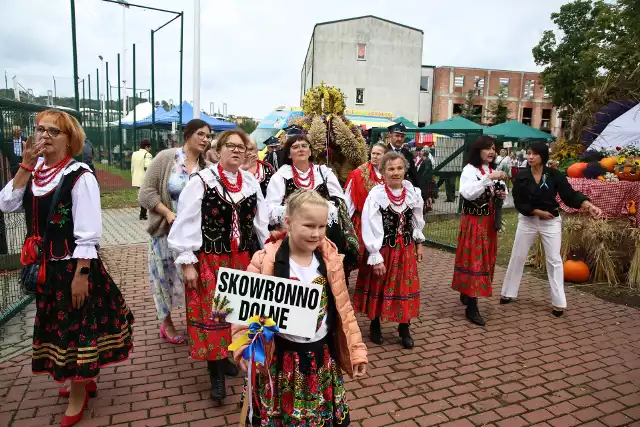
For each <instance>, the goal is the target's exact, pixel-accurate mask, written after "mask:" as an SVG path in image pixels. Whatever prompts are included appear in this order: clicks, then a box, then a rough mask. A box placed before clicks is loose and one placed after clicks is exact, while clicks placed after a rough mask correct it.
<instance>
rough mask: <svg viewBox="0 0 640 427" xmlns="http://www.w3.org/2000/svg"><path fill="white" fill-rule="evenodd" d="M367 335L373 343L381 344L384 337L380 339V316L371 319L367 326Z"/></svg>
mask: <svg viewBox="0 0 640 427" xmlns="http://www.w3.org/2000/svg"><path fill="white" fill-rule="evenodd" d="M369 337H370V338H371V341H373V342H374V343H375V344H378V345H382V344H383V343H384V339H382V330H381V329H380V318H378V317H376V318H375V319H373V320H372V321H371V326H369Z"/></svg>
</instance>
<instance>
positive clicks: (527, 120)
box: [522, 108, 533, 126]
mask: <svg viewBox="0 0 640 427" xmlns="http://www.w3.org/2000/svg"><path fill="white" fill-rule="evenodd" d="M532 116H533V108H523V109H522V123H523V124H525V125H527V126H531V121H532V120H531V117H532Z"/></svg>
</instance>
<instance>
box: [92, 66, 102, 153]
mask: <svg viewBox="0 0 640 427" xmlns="http://www.w3.org/2000/svg"><path fill="white" fill-rule="evenodd" d="M96 92H97V93H96V99H97V100H98V130H99V132H98V136H100V137H104V126H103V125H102V119H103V116H102V115H103V114H104V112H103V111H102V103H101V102H100V70H98V69H97V68H96ZM98 147H99V148H102V142H100V143H99V145H98ZM93 152H94V154H95V149H94V150H93ZM98 153H100V150H99V149H98ZM98 161H100V154H98Z"/></svg>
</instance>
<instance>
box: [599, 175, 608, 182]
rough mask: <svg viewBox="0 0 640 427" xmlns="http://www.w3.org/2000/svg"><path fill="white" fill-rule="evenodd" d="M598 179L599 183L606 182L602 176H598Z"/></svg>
mask: <svg viewBox="0 0 640 427" xmlns="http://www.w3.org/2000/svg"><path fill="white" fill-rule="evenodd" d="M598 179H599V180H600V181H602V182H607V180H606V178H605V177H604V176H602V175H600V176H599V177H598Z"/></svg>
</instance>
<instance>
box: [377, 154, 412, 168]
mask: <svg viewBox="0 0 640 427" xmlns="http://www.w3.org/2000/svg"><path fill="white" fill-rule="evenodd" d="M397 159H402V161H403V162H404V168H405V170H409V162H408V161H407V158H406V157H404V154H400V153H398V152H395V151H393V150H391V151H387V153H386V154H385V155H384V156H382V160H380V172H382V173H384V171H385V169H386V168H387V163H389V162H390V161H392V160H397Z"/></svg>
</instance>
